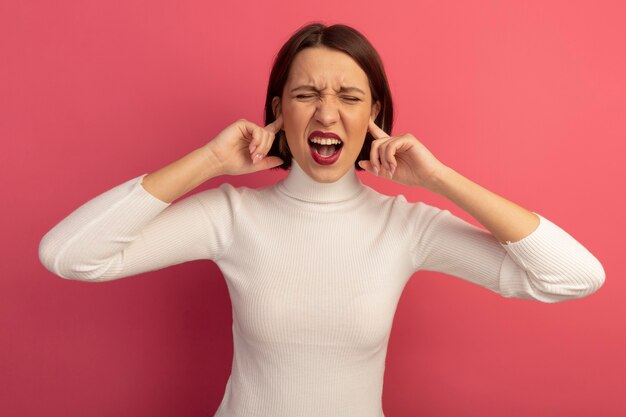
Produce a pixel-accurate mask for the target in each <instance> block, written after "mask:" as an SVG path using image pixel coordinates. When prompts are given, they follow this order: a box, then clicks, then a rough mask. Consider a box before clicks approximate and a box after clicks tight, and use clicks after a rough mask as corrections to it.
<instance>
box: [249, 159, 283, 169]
mask: <svg viewBox="0 0 626 417" xmlns="http://www.w3.org/2000/svg"><path fill="white" fill-rule="evenodd" d="M283 162H284V161H283V160H282V159H280V158H279V157H277V156H268V157H267V158H263V159H262V160H260V161H259V162H257V163H256V164H255V168H256V170H257V171H262V170H264V169H271V168H276V167H277V166H280V165H282V164H283Z"/></svg>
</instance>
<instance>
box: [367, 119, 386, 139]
mask: <svg viewBox="0 0 626 417" xmlns="http://www.w3.org/2000/svg"><path fill="white" fill-rule="evenodd" d="M367 130H369V132H370V133H371V134H372V136H374V139H382V138H387V137H389V134H387V132H385V131H384V130H382V129H381V128H380V127H378V125H377V124H376V123H375V122H374V119H372V118H371V117H370V122H369V125H368V127H367Z"/></svg>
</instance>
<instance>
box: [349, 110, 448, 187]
mask: <svg viewBox="0 0 626 417" xmlns="http://www.w3.org/2000/svg"><path fill="white" fill-rule="evenodd" d="M368 130H369V131H370V132H371V134H372V136H373V137H374V141H372V148H371V151H370V160H369V161H366V160H363V161H360V162H359V166H360V167H361V168H363V169H365V170H366V171H367V172H369V173H372V174H374V175H379V176H383V177H385V178H388V179H390V180H392V181H395V182H398V183H400V184H405V185H410V186H419V187H426V188H428V185H429V183H431V182H432V180H434V179H435V178H436V175H437V173H439V172H440V171H441V170H443V169H444V168H446V166H445V165H443V164H442V163H441V162H439V160H438V159H437V158H435V157H434V155H433V154H432V153H430V151H429V150H428V149H427V148H426V147H425V146H424V145H422V143H421V142H420V141H419V140H417V138H415V136H413V135H411V134H405V135H400V136H393V137H390V136H389V135H387V133H386V132H385V131H384V130H382V129H381V128H380V127H378V126H377V125H376V124H375V123H374V120H373V119H371V118H370V122H369V127H368Z"/></svg>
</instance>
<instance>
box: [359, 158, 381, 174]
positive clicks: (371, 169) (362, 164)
mask: <svg viewBox="0 0 626 417" xmlns="http://www.w3.org/2000/svg"><path fill="white" fill-rule="evenodd" d="M359 166H360V167H361V168H363V169H364V170H365V171H367V172H369V173H370V174H372V175H378V173H377V172H376V171H375V170H374V165H372V163H371V162H370V161H367V160H365V159H364V160H362V161H359Z"/></svg>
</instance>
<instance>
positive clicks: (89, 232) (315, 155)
mask: <svg viewBox="0 0 626 417" xmlns="http://www.w3.org/2000/svg"><path fill="white" fill-rule="evenodd" d="M392 116H393V109H392V103H391V95H390V93H389V88H388V84H387V80H386V78H385V73H384V70H383V67H382V64H381V62H380V59H379V57H378V55H377V53H376V51H375V50H374V48H373V47H372V46H371V45H370V43H369V42H368V41H367V40H366V39H365V38H364V37H363V36H362V35H361V34H360V33H358V32H357V31H356V30H354V29H352V28H350V27H347V26H343V25H334V26H330V27H325V26H324V25H321V24H312V25H308V26H305V27H303V28H301V29H300V30H299V31H298V32H296V33H295V34H294V35H293V36H292V37H291V38H290V39H289V40H288V41H287V43H286V44H285V45H284V46H283V47H282V49H281V50H280V52H279V54H278V56H277V58H276V60H275V62H274V66H273V69H272V72H271V75H270V81H269V86H268V94H267V99H266V126H265V127H262V126H257V125H256V124H254V123H252V122H250V121H247V120H239V121H237V122H235V123H233V124H231V125H230V126H228V127H227V128H225V129H224V130H223V131H222V132H220V133H219V134H218V135H217V136H216V137H215V138H214V139H213V140H211V141H210V142H209V143H207V144H206V145H204V146H202V147H201V148H199V149H197V150H194V151H193V152H191V153H189V154H188V155H186V156H185V157H183V158H182V159H180V160H178V161H175V162H173V163H172V164H170V165H168V166H166V167H164V168H162V169H160V170H158V171H155V172H153V173H150V174H147V175H146V174H144V175H141V176H139V177H137V178H133V179H131V180H129V181H127V182H125V183H123V184H121V185H118V186H116V187H114V188H113V189H111V190H109V191H107V192H105V193H103V194H101V195H100V196H98V197H96V198H94V199H93V200H91V201H89V202H87V203H86V204H84V205H83V206H81V207H80V208H78V209H77V210H76V211H75V212H73V213H72V214H70V215H69V216H68V217H67V218H66V219H64V220H63V221H61V222H60V223H59V224H58V225H57V226H55V227H54V228H53V229H52V230H51V231H50V232H48V234H47V235H46V236H45V237H44V238H43V240H42V242H41V245H40V258H41V261H42V262H43V264H44V265H45V266H46V267H47V268H48V269H49V270H50V271H52V272H54V273H55V274H57V275H59V276H61V277H63V278H68V279H78V280H84V281H107V280H113V279H118V278H122V277H127V276H130V275H135V274H139V273H142V272H146V271H150V270H155V269H160V268H163V267H166V266H168V265H173V264H177V263H181V262H186V261H191V260H195V259H211V260H213V261H215V262H216V263H217V265H218V266H219V267H220V269H221V270H222V272H223V274H224V277H225V279H226V282H227V285H228V290H229V294H230V297H231V301H232V306H233V338H234V359H233V366H232V373H231V376H230V378H229V380H228V383H227V386H226V390H225V394H224V397H223V400H222V403H221V405H220V407H219V409H218V411H217V414H216V416H229V417H232V416H272V417H276V416H292V417H293V416H303V417H304V416H306V417H308V416H311V415H316V416H320V417H322V416H359V417H368V416H371V417H380V416H383V415H384V414H383V411H382V406H381V395H382V383H383V374H384V364H385V356H386V349H387V342H388V339H389V335H390V330H391V325H392V321H393V316H394V313H395V309H396V305H397V302H398V299H399V297H400V295H401V293H402V290H403V288H404V286H405V284H406V283H407V281H408V279H409V278H410V277H411V276H412V275H413V273H414V272H416V271H418V270H430V271H440V272H445V273H448V274H452V275H455V276H458V277H461V278H463V279H466V280H469V281H471V282H474V283H476V284H478V285H481V286H483V287H485V288H488V289H490V290H492V291H494V292H496V293H498V294H501V295H502V296H504V297H517V298H527V299H533V300H537V301H541V302H546V303H552V302H558V301H564V300H571V299H575V298H581V297H585V296H587V295H589V294H591V293H593V292H594V291H596V290H597V289H598V288H599V287H600V286H601V285H602V283H603V281H604V271H603V268H602V266H601V265H600V263H599V262H598V261H597V259H596V258H595V257H593V255H591V254H590V253H589V252H588V251H587V250H586V249H585V248H584V247H583V246H581V245H580V244H579V243H578V242H577V241H576V240H574V239H573V238H572V237H571V236H570V235H568V234H567V233H566V232H564V231H563V230H562V229H560V228H559V227H557V226H556V225H554V224H553V223H551V222H550V221H548V220H547V219H545V218H543V217H541V216H540V215H537V214H535V213H532V212H530V211H528V210H526V209H524V208H523V207H520V206H518V205H516V204H514V203H512V202H510V201H508V200H506V199H504V198H502V197H500V196H498V195H496V194H494V193H491V192H489V191H487V190H485V189H484V188H482V187H480V186H479V185H477V184H475V183H473V182H472V181H470V180H468V179H466V178H464V177H463V176H462V175H460V174H459V173H457V172H456V171H454V170H453V169H452V168H450V167H448V166H446V165H444V164H442V163H441V162H440V161H439V160H437V159H436V158H435V157H434V156H433V155H432V154H431V153H430V152H429V151H428V149H426V147H425V146H424V145H423V144H421V143H420V142H419V141H418V140H417V139H416V138H415V137H413V136H412V135H410V134H406V135H400V136H391V135H390V134H389V133H388V132H390V131H391V124H392ZM279 166H280V167H282V168H284V169H290V171H289V174H288V176H287V177H286V179H285V180H283V181H281V182H279V183H277V184H274V185H272V186H269V187H265V188H262V189H249V188H245V187H241V188H233V187H232V186H230V185H229V184H224V185H222V186H220V187H219V188H216V189H211V190H206V191H203V192H200V193H196V194H195V195H192V196H189V197H187V198H185V199H183V200H181V201H180V202H177V203H176V204H171V203H172V201H174V200H176V199H177V198H178V197H180V196H182V195H183V194H185V193H187V192H188V191H190V190H192V189H194V188H195V187H197V186H198V185H200V184H202V183H203V182H205V181H206V180H208V179H209V178H213V177H215V176H218V175H226V174H228V175H239V174H243V173H250V172H255V171H260V170H264V169H270V168H276V167H279ZM361 168H363V169H365V170H367V171H368V172H370V173H372V174H374V175H379V176H383V177H386V178H388V179H389V180H391V181H396V182H399V183H402V184H406V185H409V186H420V187H425V188H427V189H429V190H431V191H433V192H436V193H439V194H441V195H443V196H445V197H446V198H448V199H450V200H451V201H453V202H454V203H455V204H456V205H458V206H459V207H460V208H462V209H463V210H466V211H467V212H468V213H470V214H471V215H472V216H473V217H474V218H476V219H477V220H478V221H479V222H480V223H481V224H482V225H484V227H485V228H486V229H487V230H483V229H480V228H477V227H475V226H472V225H470V224H468V223H466V222H464V221H462V220H461V219H459V218H457V217H455V216H453V215H452V214H451V213H450V212H448V211H445V210H440V209H438V208H435V207H432V206H429V205H427V204H424V203H421V202H420V203H410V202H407V200H406V199H405V198H404V197H403V196H396V197H389V196H385V195H382V194H379V193H377V192H376V191H374V190H372V189H371V188H369V187H366V186H364V185H363V184H361V182H360V181H359V179H358V177H357V176H356V173H355V170H358V169H361Z"/></svg>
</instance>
